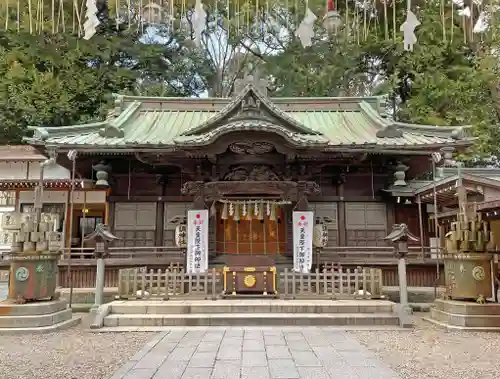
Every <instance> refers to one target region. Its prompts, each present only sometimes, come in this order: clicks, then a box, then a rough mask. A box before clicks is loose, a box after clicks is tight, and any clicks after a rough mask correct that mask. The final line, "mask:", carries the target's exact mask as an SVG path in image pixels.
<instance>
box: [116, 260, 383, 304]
mask: <svg viewBox="0 0 500 379" xmlns="http://www.w3.org/2000/svg"><path fill="white" fill-rule="evenodd" d="M277 275H278V279H279V280H278V283H277V285H278V294H279V296H280V297H283V298H293V299H295V298H328V299H370V298H371V299H373V298H380V297H382V270H381V269H378V268H361V267H358V268H354V269H344V268H338V269H331V270H323V271H321V272H320V271H318V270H316V271H314V272H311V273H297V272H294V271H291V270H289V269H284V270H283V271H279V272H278V273H277ZM222 286H223V277H222V271H221V270H217V269H215V268H213V269H210V270H209V271H208V272H206V273H202V274H186V273H185V272H184V270H176V269H174V270H172V269H166V270H162V269H157V270H154V269H150V270H147V269H143V268H126V269H120V271H119V274H118V296H119V297H120V298H123V299H147V298H157V299H169V298H183V297H184V298H186V297H189V298H203V299H216V298H217V297H219V296H220V295H221V294H222V291H223V288H222Z"/></svg>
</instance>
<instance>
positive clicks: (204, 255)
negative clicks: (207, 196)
mask: <svg viewBox="0 0 500 379" xmlns="http://www.w3.org/2000/svg"><path fill="white" fill-rule="evenodd" d="M187 224H188V231H187V235H188V243H187V257H186V260H187V262H186V266H187V267H186V272H187V273H188V274H196V273H202V272H206V271H207V270H208V210H194V211H188V217H187Z"/></svg>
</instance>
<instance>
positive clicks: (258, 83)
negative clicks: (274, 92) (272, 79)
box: [233, 69, 269, 97]
mask: <svg viewBox="0 0 500 379" xmlns="http://www.w3.org/2000/svg"><path fill="white" fill-rule="evenodd" d="M249 71H253V74H246V75H245V76H244V77H243V78H242V79H236V80H235V81H234V90H233V95H234V96H238V95H240V94H241V93H242V92H244V91H246V90H247V88H248V87H252V88H253V89H254V90H256V91H258V92H259V93H260V94H261V95H262V96H265V97H267V87H268V85H269V81H268V80H267V79H265V78H262V77H261V75H260V72H259V71H258V70H257V69H255V70H252V69H249Z"/></svg>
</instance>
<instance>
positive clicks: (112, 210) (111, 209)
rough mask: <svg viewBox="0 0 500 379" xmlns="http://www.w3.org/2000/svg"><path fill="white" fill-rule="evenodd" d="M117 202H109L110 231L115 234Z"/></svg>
mask: <svg viewBox="0 0 500 379" xmlns="http://www.w3.org/2000/svg"><path fill="white" fill-rule="evenodd" d="M115 204H116V203H115V202H108V220H107V224H108V229H109V230H110V231H111V232H112V233H114V232H115Z"/></svg>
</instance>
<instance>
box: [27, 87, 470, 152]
mask: <svg viewBox="0 0 500 379" xmlns="http://www.w3.org/2000/svg"><path fill="white" fill-rule="evenodd" d="M379 105H380V100H379V99H378V98H329V99H326V98H318V99H304V98H297V99H284V98H280V99H269V98H266V97H265V96H264V95H263V94H262V93H260V92H259V91H258V90H256V89H255V88H253V87H252V86H251V85H249V86H247V87H246V88H245V89H244V90H243V91H242V92H241V93H240V94H239V95H238V96H237V97H236V98H234V99H172V98H163V99H162V98H140V97H123V96H122V97H118V98H117V107H116V111H115V114H116V115H117V116H116V117H112V118H110V119H109V120H106V121H104V122H100V123H94V124H85V125H76V126H69V127H57V128H56V127H54V128H37V127H34V128H32V129H33V130H34V132H35V133H34V136H33V138H29V139H27V140H28V141H29V142H30V143H32V144H35V145H59V146H61V145H62V146H65V147H86V148H98V147H107V148H118V149H119V148H134V147H151V148H156V147H161V146H186V147H196V146H203V145H207V144H209V143H212V142H214V141H215V140H216V139H217V138H218V137H219V136H221V135H223V134H227V133H231V132H234V131H244V132H252V131H256V130H258V131H264V132H271V133H277V134H279V135H281V136H283V137H284V138H285V139H286V140H287V141H288V142H290V143H292V144H294V145H297V146H303V147H308V146H309V147H321V148H325V149H329V148H335V147H341V146H365V147H366V146H374V147H377V146H380V147H385V148H398V147H413V148H419V147H426V146H429V145H449V144H456V143H457V142H462V143H465V144H469V143H470V140H471V139H470V138H469V137H468V136H467V135H466V133H465V132H464V130H465V129H464V128H446V127H434V126H420V125H407V124H402V123H397V122H394V121H391V120H389V119H386V118H384V117H382V115H381V114H380V106H379Z"/></svg>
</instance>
